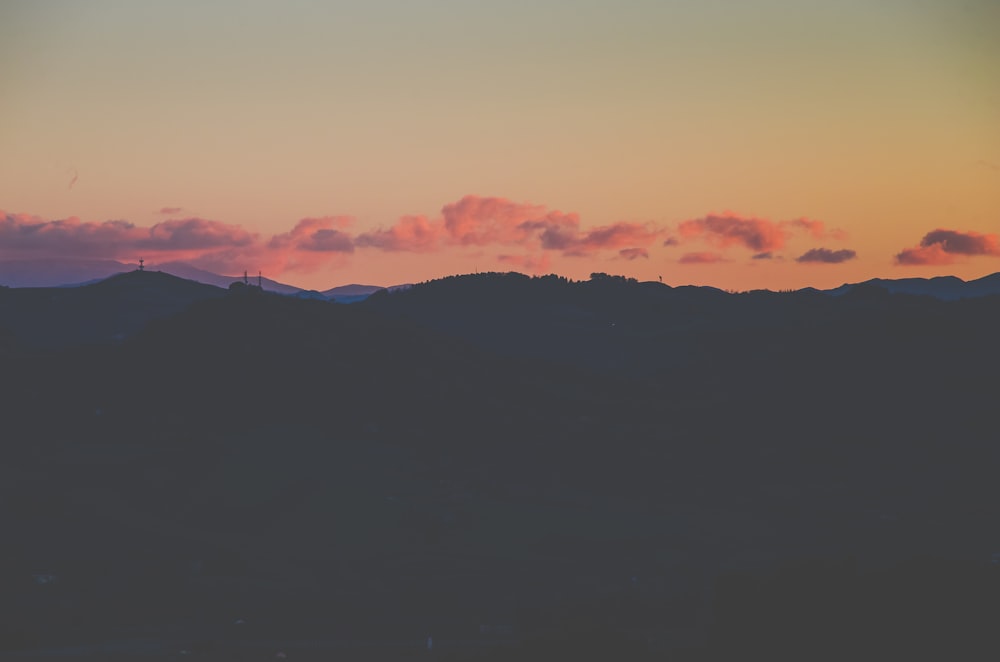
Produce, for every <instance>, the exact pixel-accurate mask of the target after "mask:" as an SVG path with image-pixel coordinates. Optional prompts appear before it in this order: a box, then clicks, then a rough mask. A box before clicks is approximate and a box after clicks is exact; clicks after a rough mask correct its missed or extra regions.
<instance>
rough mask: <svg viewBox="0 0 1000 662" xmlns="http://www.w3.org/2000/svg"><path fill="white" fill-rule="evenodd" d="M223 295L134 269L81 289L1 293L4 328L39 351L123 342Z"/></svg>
mask: <svg viewBox="0 0 1000 662" xmlns="http://www.w3.org/2000/svg"><path fill="white" fill-rule="evenodd" d="M224 295H225V290H222V289H219V288H217V287H213V286H211V285H203V284H201V283H195V282H193V281H189V280H184V279H183V278H177V277H176V276H171V275H169V274H165V273H160V272H157V271H131V272H127V273H122V274H118V275H115V276H111V277H110V278H106V279H105V280H102V281H100V282H98V283H93V284H91V285H84V286H82V287H73V288H55V287H40V288H8V289H2V290H0V326H5V327H7V328H8V329H10V330H11V332H12V333H13V334H14V335H15V336H16V337H17V338H18V339H19V340H20V341H21V342H22V343H24V344H25V345H27V346H33V347H36V348H56V347H66V346H70V345H79V344H87V343H108V342H120V341H121V340H123V339H124V338H126V337H128V336H130V335H131V334H133V333H135V332H136V331H138V330H139V329H141V328H143V327H144V326H145V325H146V324H147V323H148V322H149V321H150V320H153V319H159V318H164V317H168V316H170V315H173V314H174V313H177V312H179V311H181V310H183V309H184V308H186V307H187V306H189V305H190V304H191V303H193V302H195V301H201V300H204V299H213V298H220V297H222V296H224Z"/></svg>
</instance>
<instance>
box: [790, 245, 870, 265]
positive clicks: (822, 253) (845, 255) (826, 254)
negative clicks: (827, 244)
mask: <svg viewBox="0 0 1000 662" xmlns="http://www.w3.org/2000/svg"><path fill="white" fill-rule="evenodd" d="M857 256H858V254H857V253H856V252H854V251H852V250H850V249H847V248H844V249H842V250H839V251H832V250H830V249H829V248H811V249H809V250H808V251H806V252H805V253H803V254H802V255H800V256H799V257H797V258H795V261H796V262H802V263H812V264H840V263H841V262H847V261H848V260H853V259H854V258H856V257H857Z"/></svg>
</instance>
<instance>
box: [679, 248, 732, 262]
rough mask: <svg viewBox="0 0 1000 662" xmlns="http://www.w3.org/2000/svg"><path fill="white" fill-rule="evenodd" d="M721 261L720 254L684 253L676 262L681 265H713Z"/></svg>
mask: <svg viewBox="0 0 1000 662" xmlns="http://www.w3.org/2000/svg"><path fill="white" fill-rule="evenodd" d="M723 261H724V259H723V257H722V255H721V254H719V253H712V252H708V251H702V252H695V253H685V254H684V255H681V258H680V259H679V260H678V262H680V263H681V264H715V263H717V262H723Z"/></svg>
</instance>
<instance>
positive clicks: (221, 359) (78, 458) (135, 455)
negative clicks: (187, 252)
mask: <svg viewBox="0 0 1000 662" xmlns="http://www.w3.org/2000/svg"><path fill="white" fill-rule="evenodd" d="M202 287H205V286H200V285H196V284H193V283H189V282H187V281H182V280H179V279H175V278H173V277H169V276H166V275H165V274H155V273H150V272H133V273H129V274H124V275H123V276H121V277H118V278H116V279H111V280H109V281H105V282H104V283H102V284H100V285H99V286H88V287H87V288H78V289H77V290H76V291H77V292H84V293H85V294H84V295H81V296H85V297H86V298H84V299H82V300H80V301H76V300H70V299H62V300H60V299H58V298H53V297H56V296H57V295H56V294H54V293H53V292H54V291H52V292H46V295H45V297H48V298H45V297H43V298H41V299H38V298H36V299H33V300H31V305H33V306H35V308H31V307H29V304H28V303H26V301H28V299H18V298H17V296H18V292H17V291H16V290H0V328H6V329H8V331H6V332H4V333H0V361H2V362H3V370H4V375H5V379H4V380H2V382H0V402H2V403H3V404H2V410H0V415H2V416H3V420H4V430H5V435H4V436H5V441H4V443H3V452H4V455H5V461H4V463H3V465H2V468H0V471H2V472H3V480H0V491H2V493H0V503H2V504H3V506H2V509H3V510H2V511H0V512H2V517H3V522H4V527H5V533H6V536H7V537H8V539H9V540H11V541H14V544H9V545H6V546H5V547H4V548H3V550H2V551H0V581H2V583H3V587H4V590H2V591H0V616H2V619H0V623H2V626H0V650H8V651H16V650H35V651H53V653H55V652H58V651H63V652H64V653H65V652H66V651H69V650H79V651H91V652H92V655H93V659H110V658H108V657H107V656H108V650H109V649H108V648H107V646H109V645H110V644H109V643H108V642H122V641H138V640H142V641H144V642H147V644H144V645H148V646H150V647H151V650H152V651H153V652H151V653H149V654H150V655H152V654H153V653H156V654H158V655H161V656H162V659H167V657H168V656H170V655H176V654H177V651H179V650H180V649H182V648H183V649H185V650H190V651H193V653H192V656H193V657H192V659H230V658H228V657H225V656H237V654H238V652H239V651H243V654H245V655H258V656H260V657H261V659H271V658H273V656H274V650H276V649H277V648H278V647H280V648H281V649H288V650H289V651H290V652H289V657H291V656H292V655H293V654H294V655H295V656H296V659H328V656H329V654H330V651H331V650H340V648H338V647H344V646H355V648H354V649H352V650H354V651H355V654H356V655H358V656H361V657H364V656H366V655H367V656H369V657H368V658H366V659H385V656H386V655H389V653H387V651H392V653H391V655H393V656H397V655H398V657H397V658H396V659H409V658H408V657H407V656H409V655H416V654H417V653H418V652H421V651H420V650H419V649H420V648H421V647H422V644H423V642H424V641H425V640H426V638H427V637H428V636H429V635H433V636H434V638H435V640H437V641H438V642H439V644H438V647H437V650H436V653H437V655H439V656H442V657H444V658H445V659H553V656H559V655H567V654H575V655H577V656H579V657H582V658H584V659H588V658H587V657H586V655H596V656H598V658H600V656H613V657H617V658H618V659H710V658H714V656H718V657H719V659H731V656H732V654H733V651H739V652H740V653H741V654H746V653H761V654H763V653H767V654H770V655H771V657H772V659H822V657H821V654H826V653H831V651H833V652H837V650H840V649H838V648H837V647H838V646H840V647H843V649H844V650H853V649H852V648H851V647H852V646H857V645H859V642H860V641H862V640H864V641H869V640H873V641H875V642H876V644H877V645H878V646H879V647H880V650H884V651H886V654H887V655H891V654H893V653H899V652H902V651H908V650H913V649H917V650H926V649H927V647H934V646H939V647H944V648H942V650H948V651H951V652H953V653H954V652H955V651H960V650H961V647H962V646H968V647H972V646H976V647H977V649H983V650H984V649H985V648H984V647H986V646H988V645H993V644H995V643H996V641H995V639H990V637H991V636H994V635H992V634H991V633H992V632H993V630H992V629H990V628H989V627H987V626H986V625H985V624H986V623H988V622H989V619H990V618H994V619H995V616H996V615H997V613H996V609H997V607H996V604H997V603H996V599H995V598H996V596H997V593H996V588H997V587H996V577H995V575H996V573H995V572H994V571H995V569H996V568H995V567H994V566H992V565H991V558H992V556H991V555H992V554H994V553H997V552H1000V531H998V530H997V529H996V527H995V522H996V521H997V519H998V516H1000V498H998V497H1000V488H998V483H997V481H996V480H995V476H996V475H997V469H998V464H1000V448H998V447H997V444H996V434H995V431H996V423H995V414H994V408H995V403H996V402H997V401H1000V384H998V383H997V381H996V380H995V375H996V374H998V370H1000V352H998V351H997V349H996V344H995V339H996V338H997V337H998V333H1000V298H998V297H996V296H993V297H980V298H976V299H966V300H956V301H942V300H938V299H934V298H931V297H922V296H910V295H904V294H890V293H889V292H887V291H886V290H885V289H883V288H879V287H874V286H866V287H857V288H854V289H853V290H852V291H851V292H847V293H845V294H843V295H842V296H830V295H827V294H823V293H819V292H808V291H806V292H797V293H783V294H776V293H769V292H756V293H747V294H740V295H733V294H727V293H724V292H721V291H718V290H712V289H710V288H685V287H678V288H671V287H668V286H665V285H661V284H659V283H636V282H634V281H629V280H628V279H624V278H619V277H611V276H605V275H601V274H595V276H594V277H593V278H592V279H591V280H589V281H585V282H572V281H567V280H565V279H560V278H556V277H546V278H528V277H525V276H520V275H517V274H479V275H474V276H464V277H455V278H449V279H443V280H441V281H432V282H430V283H425V284H421V285H417V286H414V287H412V288H409V289H406V290H400V291H395V292H387V291H383V292H379V293H376V294H374V295H372V296H371V297H370V298H369V299H368V300H367V301H366V302H365V303H362V304H355V305H350V306H343V305H335V304H331V303H328V302H323V301H310V300H300V299H296V298H291V297H281V296H277V295H269V294H266V293H259V294H254V293H252V292H249V291H241V290H239V289H237V290H233V291H225V290H220V289H217V288H206V289H201V288H202ZM126 313H127V314H126ZM123 316H124V317H123ZM112 319H115V320H118V321H116V322H115V323H114V324H110V323H109V322H108V320H112ZM123 319H126V320H128V321H129V324H130V325H124V324H123V322H121V320H123ZM32 325H35V326H32ZM50 325H51V326H52V327H62V328H61V329H57V328H53V329H51V330H50V331H48V333H49V335H48V336H46V335H44V332H43V331H31V332H30V333H27V332H26V331H25V330H26V329H29V328H31V329H35V328H39V329H43V330H44V329H45V328H46V327H47V326H50ZM72 333H77V334H78V335H77V336H76V337H75V338H74V339H73V341H72V342H69V341H68V340H67V339H68V338H69V336H70V335H71V334H72ZM116 333H120V335H116ZM109 334H110V336H109ZM109 337H111V338H113V341H112V342H108V341H107V339H108V338H109ZM39 338H41V339H42V340H43V341H44V342H38V339H39ZM53 339H56V340H59V342H56V341H55V340H53ZM46 347H49V348H50V349H46ZM915 585H919V586H921V587H922V590H919V591H918V590H915V589H914V588H913V587H914V586H915ZM945 603H946V604H948V606H949V608H948V611H947V614H945V613H943V612H942V610H941V609H940V605H941V604H945ZM901 633H906V634H905V636H904V635H903V634H901ZM959 634H960V635H961V636H959ZM833 640H835V641H836V642H838V643H836V644H835V645H834V644H830V643H825V644H823V646H825V647H824V648H822V649H820V648H817V647H818V646H820V644H819V643H817V642H830V641H833ZM351 642H353V643H351ZM359 642H361V643H359ZM389 644H392V645H393V646H395V647H394V648H390V649H387V648H385V647H384V646H388V645H389ZM88 646H89V647H90V648H87V647H88ZM102 646H105V648H101V647H102ZM379 646H383V647H381V648H380V647H379ZM73 647H76V648H73ZM81 647H82V648H81ZM269 647H270V648H269ZM948 647H950V648H948ZM970 650H973V649H972V648H970ZM268 651H270V652H268ZM423 652H424V653H426V651H423ZM840 652H843V651H842V650H841V651H840ZM80 654H81V655H83V654H84V653H80ZM831 654H832V653H831ZM102 655H103V656H104V657H101V656H102ZM324 655H326V656H327V657H324ZM380 656H381V657H380ZM449 656H450V657H449ZM122 659H129V658H125V657H123V658H122ZM240 659H243V658H240ZM966 659H970V658H966Z"/></svg>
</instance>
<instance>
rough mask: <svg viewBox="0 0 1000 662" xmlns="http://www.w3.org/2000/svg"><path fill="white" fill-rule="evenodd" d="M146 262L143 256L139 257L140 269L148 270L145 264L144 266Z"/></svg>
mask: <svg viewBox="0 0 1000 662" xmlns="http://www.w3.org/2000/svg"><path fill="white" fill-rule="evenodd" d="M144 262H145V260H143V259H142V258H141V257H140V258H139V271H145V270H146V267H144V266H143V263H144Z"/></svg>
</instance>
